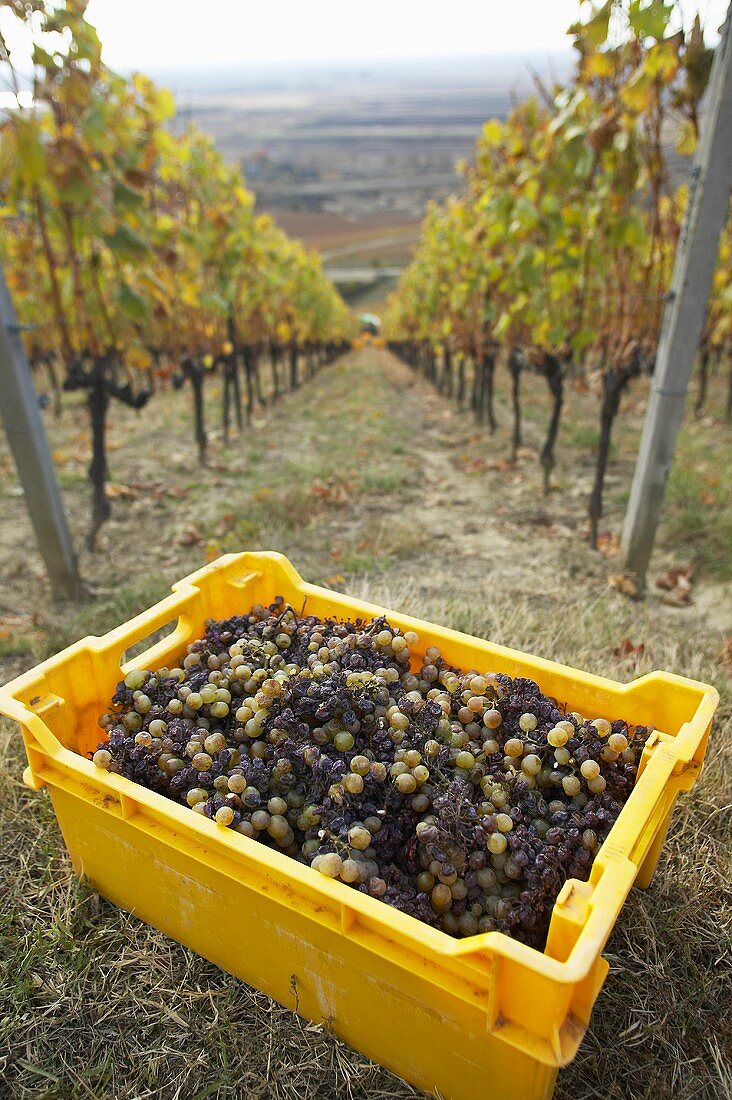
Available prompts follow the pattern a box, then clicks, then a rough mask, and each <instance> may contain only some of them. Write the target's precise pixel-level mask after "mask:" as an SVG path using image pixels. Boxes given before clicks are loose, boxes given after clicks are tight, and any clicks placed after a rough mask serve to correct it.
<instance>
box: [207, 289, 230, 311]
mask: <svg viewBox="0 0 732 1100" xmlns="http://www.w3.org/2000/svg"><path fill="white" fill-rule="evenodd" d="M201 309H207V310H210V312H211V313H217V314H218V315H219V316H220V317H228V315H229V303H228V302H227V301H226V299H225V298H222V296H221V295H220V294H210V293H209V294H202V295H201Z"/></svg>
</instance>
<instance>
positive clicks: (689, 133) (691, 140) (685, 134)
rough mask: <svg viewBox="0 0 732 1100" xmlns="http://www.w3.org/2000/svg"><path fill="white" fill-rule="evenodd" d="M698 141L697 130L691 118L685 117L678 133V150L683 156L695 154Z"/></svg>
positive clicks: (676, 143) (676, 146) (676, 144)
mask: <svg viewBox="0 0 732 1100" xmlns="http://www.w3.org/2000/svg"><path fill="white" fill-rule="evenodd" d="M696 143H697V137H696V130H695V129H694V126H693V124H692V121H691V119H689V118H685V119H683V120H682V122H681V125H680V126H679V132H678V134H677V135H676V142H675V148H676V152H677V153H679V154H680V155H681V156H682V157H690V156H693V154H694V152H695V150H696Z"/></svg>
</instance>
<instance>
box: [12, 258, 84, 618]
mask: <svg viewBox="0 0 732 1100" xmlns="http://www.w3.org/2000/svg"><path fill="white" fill-rule="evenodd" d="M0 414H1V415H2V420H3V424H4V426H5V431H6V433H7V437H8V442H9V444H10V449H11V451H12V452H13V457H14V459H15V464H16V466H17V468H18V476H19V478H20V482H21V485H22V486H23V492H24V493H25V500H26V504H27V506H28V512H29V513H30V518H31V522H32V524H33V528H34V530H35V533H36V541H37V543H38V548H39V550H40V551H41V554H42V555H43V560H44V561H45V563H46V570H47V572H48V579H49V581H50V582H51V590H52V592H53V595H54V597H55V598H56V599H76V598H78V597H79V596H81V595H82V594H83V591H84V589H83V584H82V581H81V577H80V576H79V571H78V568H77V564H76V555H75V554H74V547H73V544H72V542H71V534H70V532H69V528H68V524H67V522H66V513H65V512H64V506H63V503H62V501H61V493H60V491H59V487H58V482H57V480H56V471H55V470H54V468H53V462H52V460H51V452H50V450H49V447H48V439H47V438H46V429H45V427H44V424H43V420H42V419H41V414H40V410H39V408H38V395H37V394H36V391H35V387H34V385H33V379H32V377H31V372H30V367H29V366H28V360H27V359H26V355H25V350H24V348H23V343H22V341H21V339H20V330H19V328H18V323H17V321H16V318H15V310H14V309H13V303H12V301H11V299H10V294H9V292H8V288H7V285H6V282H5V276H4V275H3V273H2V270H1V269H0Z"/></svg>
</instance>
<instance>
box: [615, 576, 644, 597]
mask: <svg viewBox="0 0 732 1100" xmlns="http://www.w3.org/2000/svg"><path fill="white" fill-rule="evenodd" d="M607 583H608V584H609V585H610V587H611V588H614V589H615V591H616V592H620V593H621V594H622V595H623V596H630V598H631V599H632V600H635V599H637V598H638V596H639V595H640V590H639V588H638V585H637V584H636V583H635V581H634V580H633V579H632V577H629V576H628V575H627V574H626V573H612V574H611V575H610V576H609V577H608V579H607Z"/></svg>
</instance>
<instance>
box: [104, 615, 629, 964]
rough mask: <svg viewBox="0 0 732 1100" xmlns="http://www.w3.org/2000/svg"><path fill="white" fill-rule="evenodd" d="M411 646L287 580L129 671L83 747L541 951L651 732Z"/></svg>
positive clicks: (262, 834) (188, 800)
mask: <svg viewBox="0 0 732 1100" xmlns="http://www.w3.org/2000/svg"><path fill="white" fill-rule="evenodd" d="M418 644H419V638H418V637H417V635H416V634H413V633H412V632H411V631H406V632H404V633H402V632H401V631H400V630H399V629H398V628H397V627H394V626H392V625H391V624H390V623H389V622H387V620H386V619H385V618H384V617H379V618H377V619H375V620H373V621H372V622H365V621H363V620H358V621H356V622H339V621H337V620H334V619H319V618H317V617H316V616H314V615H304V614H297V613H296V611H295V610H294V609H293V608H292V607H290V606H288V605H287V604H286V603H285V602H284V600H283V599H282V598H281V597H278V598H277V599H276V600H275V601H274V602H273V603H272V605H271V606H270V607H268V608H264V607H259V606H256V607H254V608H253V609H252V611H251V612H250V613H249V614H246V615H236V616H233V617H232V618H230V619H225V620H222V621H218V622H213V621H212V622H209V623H208V624H207V626H206V631H205V634H204V637H203V638H201V639H199V640H198V641H195V642H193V643H192V644H191V645H189V646H188V649H187V651H186V653H184V654H181V660H180V666H179V667H176V668H174V669H159V670H158V671H157V672H149V671H144V670H134V671H133V672H130V673H128V674H127V677H126V678H125V680H124V681H123V682H122V683H120V684H119V685H118V687H117V691H116V693H115V695H114V698H113V700H112V703H111V706H110V708H109V709H108V711H107V712H105V714H104V715H103V716H102V717H101V718H100V723H99V724H100V727H101V729H102V731H103V732H104V734H106V738H107V739H106V740H105V741H103V742H102V743H101V744H100V745H99V746H98V748H97V750H96V752H95V753H94V754H93V756H92V759H93V762H94V764H95V765H96V766H97V767H100V768H106V769H108V770H110V771H113V772H115V773H117V774H119V775H122V776H124V777H126V778H127V779H130V780H133V781H134V782H137V783H140V784H142V785H143V786H145V787H148V788H150V789H151V790H153V791H156V792H158V793H160V794H162V795H164V796H166V797H168V798H170V799H173V800H174V801H176V802H177V803H179V804H182V805H183V806H187V807H190V809H191V810H193V811H194V812H195V813H197V814H200V815H202V816H203V817H205V818H207V819H209V821H211V822H215V823H216V825H218V826H219V827H222V828H228V829H231V830H233V831H236V832H238V833H240V834H242V835H243V836H244V837H245V838H248V840H249V841H251V840H256V841H257V842H258V843H260V844H265V845H269V846H271V847H273V848H275V849H277V850H281V851H283V852H285V853H286V854H287V855H289V856H292V857H293V858H294V859H297V860H299V861H300V862H301V863H304V864H307V865H309V866H310V867H312V868H313V869H314V870H315V871H317V872H319V873H320V874H322V875H325V876H326V877H328V878H332V879H338V880H339V881H340V882H342V883H345V884H347V885H348V886H349V887H350V888H352V889H354V890H359V891H360V892H362V893H365V894H368V895H369V896H371V897H374V898H380V899H381V900H382V901H384V902H386V903H387V904H388V905H391V906H393V907H395V908H397V909H400V910H401V911H402V912H404V913H406V914H408V915H409V916H412V917H414V918H416V919H417V920H421V921H424V922H426V923H427V924H430V925H432V926H433V927H436V928H438V929H441V930H442V931H443V932H446V933H447V934H449V935H452V936H473V935H476V934H479V933H482V932H486V931H500V932H504V933H506V934H508V935H511V936H514V937H515V938H517V939H519V940H522V941H523V942H524V943H527V944H529V945H530V946H532V947H536V948H539V949H542V948H543V946H544V944H545V941H546V935H547V932H548V928H549V921H550V919H551V913H552V907H553V905H554V902H555V900H556V898H557V895H558V893H559V891H560V890H561V888H562V885H563V884H564V882H565V881H566V880H567V879H568V878H578V879H582V880H586V879H587V878H588V877H589V874H590V870H591V867H592V861H593V859H594V857H595V855H596V854H597V851H598V850H599V848H600V846H601V845H602V843H603V841H604V840H605V838H606V837H607V835H608V833H609V831H610V829H611V827H612V825H613V823H614V821H615V819H616V818H617V816H618V814H619V813H620V810H621V808H622V806H623V804H624V802H625V801H626V799H627V798H628V795H629V794H630V792H631V790H632V788H633V784H634V782H635V776H636V773H637V768H638V764H639V762H640V756H641V753H642V750H643V746H644V744H645V741H646V738H647V736H648V731H647V730H646V729H644V728H634V727H632V726H629V725H628V724H627V723H625V722H623V721H620V720H615V721H612V722H611V721H610V720H609V719H605V718H594V719H591V720H590V719H585V718H583V717H582V715H580V714H579V713H578V712H576V711H573V712H569V713H568V712H567V711H566V710H565V708H564V707H563V706H561V705H560V704H558V703H557V702H556V701H555V700H554V699H551V698H548V697H547V696H545V695H543V694H542V693H541V691H540V689H539V687H538V686H537V684H535V683H534V682H533V681H532V680H529V679H525V678H521V677H515V678H511V677H509V676H506V675H504V674H501V673H495V672H492V671H490V670H487V671H485V672H476V671H475V670H472V671H470V672H466V673H463V672H461V671H460V670H458V669H456V668H453V667H452V666H450V665H449V664H448V663H447V662H446V661H445V659H444V658H443V657H442V655H441V652H440V650H439V649H438V648H437V647H435V646H429V647H428V648H427V649H426V651H425V655H424V657H423V658H421V660H420V658H419V656H418V655H417V654H416V653H415V647H416V646H417V645H418Z"/></svg>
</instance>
